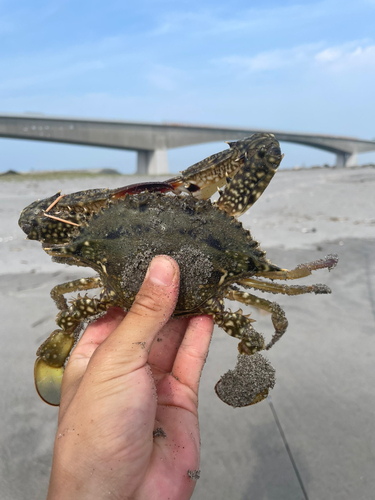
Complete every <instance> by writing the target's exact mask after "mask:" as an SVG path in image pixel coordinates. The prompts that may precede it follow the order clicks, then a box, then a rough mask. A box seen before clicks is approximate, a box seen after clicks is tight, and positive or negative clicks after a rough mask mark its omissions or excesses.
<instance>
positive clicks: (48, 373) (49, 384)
mask: <svg viewBox="0 0 375 500" xmlns="http://www.w3.org/2000/svg"><path fill="white" fill-rule="evenodd" d="M104 296H105V294H103V297H104ZM109 296H110V300H108V301H106V300H105V299H104V298H102V299H101V300H100V301H99V300H98V299H95V298H93V299H90V298H88V297H80V296H78V297H77V299H75V300H73V301H72V303H71V305H70V307H69V308H67V309H64V310H63V311H60V313H59V314H58V316H57V319H56V323H57V325H58V326H59V327H60V328H61V330H54V331H53V332H52V333H51V335H50V336H49V337H48V339H47V340H45V341H44V342H43V344H42V345H41V346H40V347H39V349H38V351H37V353H36V354H37V356H38V358H37V360H36V362H35V366H34V378H35V387H36V390H37V392H38V394H39V396H40V397H41V398H42V399H43V401H45V402H46V403H48V404H50V405H52V406H58V405H59V404H60V397H61V382H62V376H63V373H64V364H65V361H66V359H67V357H68V356H69V354H70V351H71V350H72V348H73V346H74V342H75V340H76V331H77V329H78V328H79V326H80V325H81V323H82V322H83V321H84V320H85V319H87V318H89V317H92V316H96V315H97V314H100V313H103V312H104V311H106V310H107V309H109V308H110V307H112V306H114V305H116V301H115V299H114V297H113V295H111V294H109Z"/></svg>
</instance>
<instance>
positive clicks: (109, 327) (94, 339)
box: [60, 307, 125, 415]
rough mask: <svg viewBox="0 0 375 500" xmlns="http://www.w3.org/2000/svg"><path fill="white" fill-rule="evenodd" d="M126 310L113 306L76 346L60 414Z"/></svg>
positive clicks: (66, 380) (70, 362)
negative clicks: (93, 358)
mask: <svg viewBox="0 0 375 500" xmlns="http://www.w3.org/2000/svg"><path fill="white" fill-rule="evenodd" d="M124 316H125V312H124V311H123V310H122V309H120V308H119V307H112V308H111V309H109V310H108V311H107V313H106V314H105V316H103V317H102V318H100V319H98V320H97V321H95V322H94V323H91V324H90V325H89V326H88V327H87V328H86V330H85V332H84V333H83V335H82V337H81V338H80V340H79V341H78V343H77V345H76V346H75V348H74V350H73V352H72V354H71V355H70V358H69V361H68V363H67V366H66V368H65V372H64V377H63V381H62V387H61V403H60V415H61V414H63V413H64V412H65V409H66V407H67V406H68V405H69V403H70V401H71V399H72V397H73V396H74V394H75V393H76V390H77V387H78V385H79V384H80V382H81V379H82V377H83V375H84V373H85V371H86V368H87V365H88V363H89V361H90V358H91V356H92V355H93V353H94V352H95V350H96V349H97V348H98V347H99V345H100V344H101V343H102V342H103V341H104V340H105V339H106V338H107V337H108V336H109V335H110V334H111V333H112V332H113V331H114V330H115V329H116V328H117V326H118V325H119V324H120V323H121V321H122V320H123V319H124Z"/></svg>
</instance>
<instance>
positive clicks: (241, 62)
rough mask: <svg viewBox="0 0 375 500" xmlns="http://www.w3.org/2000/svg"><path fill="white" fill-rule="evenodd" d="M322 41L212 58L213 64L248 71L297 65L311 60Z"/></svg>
mask: <svg viewBox="0 0 375 500" xmlns="http://www.w3.org/2000/svg"><path fill="white" fill-rule="evenodd" d="M322 45H323V44H322V43H317V44H307V45H299V46H296V47H291V48H290V49H277V50H271V51H266V52H260V53H259V54H256V55H255V56H251V57H245V56H237V55H234V56H228V57H222V58H220V59H214V60H213V61H212V62H213V63H214V64H220V65H221V64H224V65H228V64H229V65H231V66H232V67H234V68H237V69H238V70H241V71H243V70H244V71H247V72H248V73H259V72H265V71H275V70H279V69H282V68H288V67H291V66H297V65H301V64H304V63H306V62H308V61H311V60H312V58H313V55H314V54H315V53H316V51H317V50H318V49H320V48H322Z"/></svg>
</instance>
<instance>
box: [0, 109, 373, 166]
mask: <svg viewBox="0 0 375 500" xmlns="http://www.w3.org/2000/svg"><path fill="white" fill-rule="evenodd" d="M256 132H268V133H273V134H275V136H276V138H277V139H278V140H279V141H285V142H292V143H295V144H302V145H304V146H311V147H314V148H318V149H323V150H325V151H329V152H330V153H334V154H336V166H338V167H344V166H347V167H349V166H355V165H357V155H358V154H359V153H365V152H368V151H375V141H368V140H362V139H357V138H355V137H344V136H337V135H326V134H324V135H323V134H308V133H297V132H285V131H278V130H265V129H259V128H232V127H216V126H207V125H187V124H182V123H144V122H128V121H116V120H95V119H81V118H68V117H57V116H48V115H29V114H0V137H3V138H12V139H28V140H33V141H49V142H62V143H67V144H80V145H85V146H99V147H106V148H116V149H126V150H130V151H136V152H137V153H138V161H137V173H138V174H164V173H168V159H167V150H168V149H172V148H179V147H183V146H190V145H193V144H202V143H207V142H217V141H233V140H239V139H243V138H244V137H248V136H249V135H251V134H254V133H256Z"/></svg>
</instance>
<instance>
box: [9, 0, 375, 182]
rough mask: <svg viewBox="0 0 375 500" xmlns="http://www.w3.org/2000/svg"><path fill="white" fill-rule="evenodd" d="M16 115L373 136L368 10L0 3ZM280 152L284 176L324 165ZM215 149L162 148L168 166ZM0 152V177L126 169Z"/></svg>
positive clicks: (53, 151)
mask: <svg viewBox="0 0 375 500" xmlns="http://www.w3.org/2000/svg"><path fill="white" fill-rule="evenodd" d="M24 112H38V113H45V114H50V115H66V116H77V117H95V118H108V119H111V118H114V119H120V120H137V121H140V120H141V121H142V120H145V121H155V122H161V121H173V122H186V123H203V124H205V123H206V124H214V125H215V124H216V125H228V126H235V127H236V126H243V127H261V128H269V129H273V128H274V129H276V130H277V129H281V130H290V131H298V132H316V133H328V134H342V135H352V136H357V137H360V138H365V139H373V138H374V137H375V119H374V118H375V0H356V1H353V0H350V1H347V0H321V1H304V2H301V3H298V2H296V1H284V2H282V1H279V2H275V1H270V0H263V1H262V2H249V1H241V0H238V1H236V0H231V2H227V1H226V2H223V1H222V0H216V1H215V2H214V1H204V0H201V1H196V0H189V1H185V0H179V1H168V0H138V1H137V2H127V1H124V0H107V1H106V2H103V1H97V0H90V1H87V0H83V1H79V0H78V1H77V0H75V1H72V0H56V1H47V0H33V1H31V0H0V113H24ZM282 146H283V150H284V152H285V153H286V156H285V158H284V160H283V163H284V165H285V166H287V167H290V166H294V165H302V164H304V165H307V166H308V165H313V164H318V163H329V164H333V163H334V160H335V158H334V156H333V155H330V154H328V153H325V152H322V151H319V150H315V149H311V148H305V147H301V146H294V145H290V144H283V145H282ZM224 147H225V145H224V144H223V145H222V144H207V145H201V146H192V147H189V148H183V149H176V150H171V151H170V152H169V162H170V169H171V171H178V170H181V169H184V168H186V167H187V166H189V165H190V164H191V163H194V162H195V161H198V160H200V159H202V158H203V157H205V156H207V155H209V154H212V153H213V152H216V151H219V150H221V149H224ZM0 151H1V164H0V171H4V170H8V169H9V168H12V169H16V170H29V169H53V168H59V169H60V168H99V167H114V168H117V169H119V170H120V171H122V172H124V173H131V172H133V171H134V169H135V161H136V156H135V153H131V152H124V151H116V150H109V149H100V148H88V147H81V146H69V145H59V144H48V143H38V142H32V141H17V140H6V139H0ZM359 161H360V162H361V163H364V162H368V161H372V162H375V153H369V154H366V155H360V156H359Z"/></svg>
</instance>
